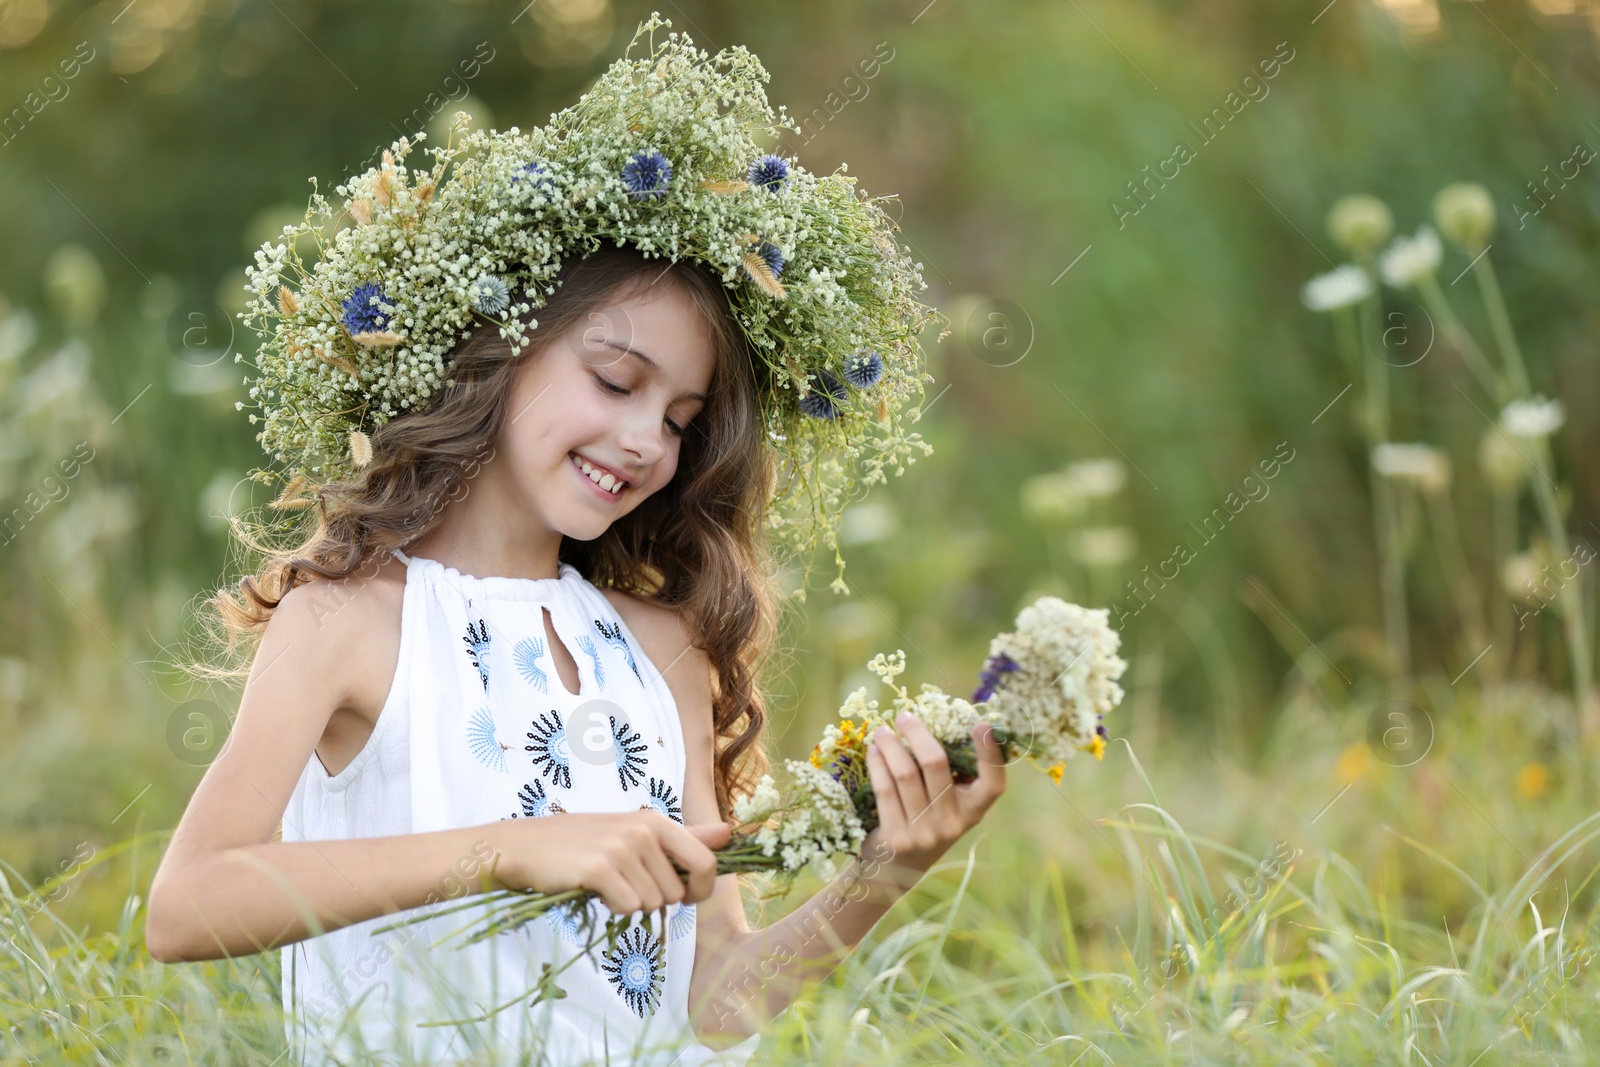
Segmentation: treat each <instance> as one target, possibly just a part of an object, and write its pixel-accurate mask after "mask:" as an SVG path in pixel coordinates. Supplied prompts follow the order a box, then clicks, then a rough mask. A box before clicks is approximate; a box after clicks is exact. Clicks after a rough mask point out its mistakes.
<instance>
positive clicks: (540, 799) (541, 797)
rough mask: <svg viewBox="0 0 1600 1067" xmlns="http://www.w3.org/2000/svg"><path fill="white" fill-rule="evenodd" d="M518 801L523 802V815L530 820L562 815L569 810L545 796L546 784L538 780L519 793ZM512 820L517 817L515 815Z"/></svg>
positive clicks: (524, 787) (555, 800)
mask: <svg viewBox="0 0 1600 1067" xmlns="http://www.w3.org/2000/svg"><path fill="white" fill-rule="evenodd" d="M517 799H518V800H519V801H521V802H522V814H524V815H526V816H527V817H528V818H530V819H537V818H539V817H540V816H542V815H560V814H561V813H562V812H564V811H566V810H567V809H566V808H563V807H562V806H561V801H559V800H557V799H555V798H554V797H551V796H547V795H545V791H544V783H543V782H541V781H540V780H539V779H537V778H535V779H534V780H533V781H531V782H529V783H528V784H527V785H525V786H523V787H522V789H521V790H519V791H518V793H517ZM512 818H516V816H515V815H513V816H512Z"/></svg>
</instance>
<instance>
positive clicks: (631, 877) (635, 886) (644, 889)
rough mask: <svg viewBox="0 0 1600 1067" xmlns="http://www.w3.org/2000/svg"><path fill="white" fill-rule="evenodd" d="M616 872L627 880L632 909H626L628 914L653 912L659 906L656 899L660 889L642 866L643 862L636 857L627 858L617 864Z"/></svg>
mask: <svg viewBox="0 0 1600 1067" xmlns="http://www.w3.org/2000/svg"><path fill="white" fill-rule="evenodd" d="M618 870H619V871H620V872H621V874H622V876H623V877H624V878H626V879H627V880H628V886H629V889H630V890H631V896H632V898H633V900H632V903H633V907H631V908H629V909H627V913H628V914H632V913H633V912H636V911H654V910H655V909H656V908H659V907H660V906H661V902H660V901H659V900H657V899H656V898H657V897H658V896H659V895H660V893H661V890H660V887H659V886H657V885H656V878H655V875H654V874H652V873H651V872H650V870H649V868H647V867H646V866H645V865H644V860H642V859H641V858H639V857H638V856H629V857H627V858H626V859H625V860H623V861H622V862H621V863H620V864H618Z"/></svg>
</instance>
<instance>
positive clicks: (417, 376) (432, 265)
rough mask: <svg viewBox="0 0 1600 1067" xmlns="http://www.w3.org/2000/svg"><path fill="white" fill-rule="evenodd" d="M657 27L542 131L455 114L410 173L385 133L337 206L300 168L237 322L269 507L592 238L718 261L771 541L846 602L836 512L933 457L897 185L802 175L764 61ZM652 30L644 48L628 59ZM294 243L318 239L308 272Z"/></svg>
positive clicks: (419, 399)
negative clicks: (244, 335)
mask: <svg viewBox="0 0 1600 1067" xmlns="http://www.w3.org/2000/svg"><path fill="white" fill-rule="evenodd" d="M670 26H671V23H670V22H669V21H667V20H664V19H662V18H661V17H660V15H659V14H652V15H651V16H650V18H649V19H648V20H646V21H645V22H642V23H641V24H640V26H639V28H638V31H637V32H636V33H635V34H634V37H633V40H632V41H631V42H630V43H629V45H628V48H627V50H626V52H625V53H624V57H623V58H622V59H619V60H617V61H616V62H615V63H613V64H612V66H611V67H610V69H608V70H607V71H606V72H605V74H603V75H602V76H601V77H600V79H599V80H598V81H597V82H596V83H595V85H594V86H593V87H592V88H591V89H590V90H589V92H587V93H585V94H584V95H583V96H582V97H581V98H580V99H579V101H578V102H577V104H576V105H574V106H573V107H570V108H568V109H566V110H564V111H561V112H559V113H557V114H554V115H552V116H551V121H550V123H549V125H547V126H545V127H543V128H538V129H533V130H530V131H528V132H522V131H520V130H518V129H517V128H516V127H512V128H510V129H508V130H505V131H502V132H496V131H494V130H489V131H483V130H475V131H472V132H470V133H468V132H467V126H468V117H467V116H466V114H465V113H464V112H463V113H458V114H457V115H456V116H455V117H454V119H453V121H452V124H451V136H450V138H449V141H448V143H447V144H446V145H445V146H444V147H442V148H439V147H435V148H433V149H431V154H432V155H433V157H434V159H435V162H434V164H433V166H432V167H431V169H428V170H412V169H411V168H408V167H407V166H406V158H407V156H408V154H409V153H410V152H411V150H412V149H413V147H414V145H413V143H412V142H411V141H410V140H409V139H407V138H404V137H402V138H401V139H399V140H397V141H395V142H394V144H393V145H392V147H391V149H389V150H387V151H385V152H384V154H383V161H382V164H381V165H380V166H377V167H373V168H371V169H369V170H367V171H366V172H365V173H363V174H360V175H358V176H355V177H352V178H350V179H349V180H348V181H347V182H345V183H344V184H343V185H340V186H339V187H338V189H337V192H338V194H339V196H340V197H342V198H343V201H344V206H343V210H342V211H339V212H335V210H334V209H333V207H332V206H330V204H329V203H328V202H327V200H326V199H325V198H324V197H323V196H322V194H321V193H320V192H317V191H315V185H316V179H315V178H313V179H312V185H313V189H314V191H313V193H312V196H311V199H310V204H309V206H308V207H307V209H306V214H305V218H304V220H303V221H302V222H301V223H299V224H298V225H291V226H285V227H284V229H283V232H282V235H281V240H278V241H270V240H269V241H268V242H266V243H265V244H264V245H263V246H262V248H261V249H260V250H259V251H257V252H256V256H255V266H254V267H252V268H247V269H246V275H247V277H248V280H249V285H248V286H247V288H248V289H249V290H250V291H251V292H252V293H253V294H254V296H253V297H252V298H251V299H250V301H249V303H248V305H247V308H246V310H245V311H243V312H241V313H240V315H239V317H240V318H241V319H242V320H243V321H244V322H245V323H246V325H248V326H250V327H251V328H252V329H254V330H255V331H256V332H257V333H258V334H260V335H261V337H262V343H261V345H260V347H259V349H258V351H257V353H256V357H255V361H254V362H253V363H252V364H251V366H253V367H254V368H255V370H256V372H257V373H256V375H255V377H254V381H253V382H247V384H249V385H250V390H249V395H250V398H251V401H252V403H251V405H250V406H252V407H253V408H256V409H258V413H252V414H251V415H250V422H251V423H252V424H256V423H257V422H258V421H259V422H260V424H261V429H260V431H259V433H258V434H257V440H258V441H259V442H260V443H261V444H262V446H263V448H264V449H265V450H266V451H267V452H268V453H269V454H270V455H271V456H272V458H273V459H274V460H276V461H277V463H278V464H279V465H280V469H278V470H266V469H258V470H256V471H253V472H252V473H251V478H252V479H253V480H255V481H258V482H261V483H263V484H269V485H272V484H280V483H281V484H283V485H284V487H285V488H284V496H283V497H281V498H280V501H285V500H289V499H301V500H303V499H305V498H304V496H303V495H302V494H304V493H306V492H307V491H308V490H309V489H314V488H316V487H318V486H320V485H321V484H322V483H326V482H330V481H335V480H340V479H348V478H352V477H354V476H356V474H357V472H358V471H359V470H360V468H362V467H364V466H365V465H366V464H367V463H369V462H370V461H371V458H372V445H371V440H370V438H369V436H368V435H369V433H370V432H371V431H372V430H374V429H376V428H377V427H378V426H381V425H383V424H384V423H385V422H387V421H388V420H389V419H391V418H394V417H395V416H397V415H403V414H405V413H406V412H408V411H414V410H419V409H421V408H424V407H426V406H427V405H428V404H429V403H430V401H431V400H432V399H433V398H435V397H437V396H438V395H439V394H440V393H441V392H442V391H443V390H445V389H446V388H448V387H450V386H451V385H452V384H453V382H452V380H451V378H450V359H451V351H452V350H453V349H454V347H455V346H456V345H457V344H458V343H459V341H460V340H461V339H462V338H465V337H467V336H469V335H470V332H471V329H472V327H473V326H475V325H477V324H478V323H480V322H482V321H485V320H487V321H492V322H494V323H497V324H498V325H499V327H500V335H501V336H502V337H503V338H505V339H506V340H507V341H508V342H510V345H511V347H512V351H513V352H519V351H521V350H522V348H523V347H525V346H526V344H527V342H528V336H527V332H528V330H530V329H533V328H536V327H537V325H538V322H537V320H536V319H531V318H529V319H527V320H526V321H524V319H523V316H526V315H527V314H528V313H529V312H532V311H534V310H536V309H537V308H538V307H542V306H543V305H544V303H545V300H546V298H547V297H548V296H549V294H550V293H552V292H554V289H555V285H556V284H557V283H556V282H555V281H554V277H555V275H556V272H557V271H558V269H559V267H560V264H561V260H562V258H563V257H565V256H569V255H573V254H580V255H586V254H589V253H591V252H594V251H595V250H597V249H599V248H600V247H601V245H602V243H603V242H604V241H606V240H608V239H609V240H611V241H613V242H614V243H615V244H617V245H623V244H627V245H631V246H632V247H634V248H636V249H637V250H639V251H640V252H641V253H643V254H644V255H645V256H647V257H669V258H670V259H672V260H674V261H675V260H677V259H680V258H688V259H691V260H695V261H699V262H701V263H704V264H706V265H708V266H710V267H712V268H713V269H715V270H717V271H719V272H720V276H721V280H722V282H723V284H724V285H725V286H726V287H727V288H728V289H730V290H731V293H730V299H729V303H730V305H731V307H732V309H733V313H734V317H735V319H736V320H737V321H738V323H739V325H740V327H741V329H742V331H743V333H744V335H745V337H746V338H747V340H748V342H749V347H750V349H751V352H752V353H753V354H757V355H759V357H760V358H761V359H762V360H763V361H764V362H765V363H766V365H767V367H768V368H769V370H770V372H771V373H770V374H768V375H766V376H765V378H764V383H763V389H762V397H761V404H762V414H763V422H764V426H765V430H766V435H767V438H768V441H769V445H770V447H772V448H774V449H775V451H776V453H777V455H778V457H779V461H780V462H779V477H778V479H777V483H776V485H775V488H774V493H773V501H772V504H773V506H772V507H770V508H769V510H768V520H767V521H768V528H769V531H771V532H772V534H773V540H774V542H775V547H776V548H778V549H779V550H780V551H782V550H788V551H790V552H793V553H796V554H799V553H805V554H807V555H808V556H809V554H810V553H811V552H812V551H814V549H815V547H816V543H817V540H818V538H819V536H820V537H821V538H822V539H823V540H824V541H825V542H826V543H827V544H828V545H829V547H831V548H832V549H833V550H834V558H835V561H836V563H837V564H838V568H839V573H838V576H837V577H836V578H835V579H834V582H833V584H832V588H833V589H835V590H836V591H838V592H845V591H847V589H848V587H847V586H846V585H845V584H844V580H843V574H844V560H843V558H842V556H841V555H840V552H839V545H838V536H837V535H838V521H839V517H840V514H841V512H842V510H843V508H844V506H845V505H846V504H847V503H849V502H851V501H852V500H854V499H857V498H859V496H861V495H863V494H864V493H865V491H866V489H867V487H869V486H871V485H873V484H875V483H877V482H881V481H884V480H885V477H886V473H885V472H886V471H887V470H888V469H889V468H890V467H893V468H894V473H895V474H896V475H899V474H903V473H904V468H905V465H906V464H910V463H914V462H915V455H914V453H916V452H921V454H923V455H928V454H930V453H931V452H932V446H931V445H929V444H927V443H926V442H924V441H923V440H922V439H921V436H920V435H919V434H917V433H912V432H907V430H906V426H907V425H908V424H911V423H915V422H916V421H917V420H918V419H920V417H921V413H922V407H921V401H922V397H923V384H924V382H931V381H932V380H933V379H932V376H931V375H928V374H926V373H924V371H923V362H922V351H921V346H920V343H919V341H918V337H919V334H920V333H921V331H922V330H923V328H924V327H925V326H926V325H927V324H928V323H929V322H930V321H931V320H935V319H937V320H938V321H939V322H940V323H941V324H943V325H945V326H946V327H947V325H948V324H947V321H946V320H945V319H944V317H943V316H942V315H940V314H939V313H938V312H937V311H935V310H934V309H933V308H931V307H929V306H927V305H924V304H922V303H921V302H920V301H919V300H917V299H916V297H915V295H914V294H916V293H918V292H920V291H921V290H923V289H925V288H927V286H926V284H925V283H924V282H923V280H922V276H921V268H922V264H921V263H914V262H912V261H911V259H910V258H909V252H910V249H909V247H906V248H901V247H898V246H897V245H896V243H895V240H894V238H893V233H894V231H895V230H896V229H897V228H898V227H897V226H896V225H895V224H894V222H893V221H892V220H891V219H890V218H889V217H888V215H887V214H886V212H885V211H884V209H883V207H882V202H884V201H889V200H893V199H895V198H894V197H877V198H869V197H867V196H866V195H865V193H858V192H857V190H856V189H855V179H854V178H852V177H849V176H848V175H847V173H846V171H847V167H846V166H844V165H841V166H840V168H839V171H838V173H835V174H832V175H828V176H818V175H815V174H812V173H811V172H809V171H807V170H806V169H805V168H803V167H801V166H799V165H798V163H796V162H795V161H793V160H790V159H785V158H783V157H781V156H778V155H774V154H771V153H769V152H765V151H764V150H763V149H762V148H761V146H760V145H758V143H757V141H756V140H755V135H756V134H761V135H764V136H770V137H776V136H777V135H778V133H779V131H780V130H781V129H783V128H789V129H793V130H795V131H797V132H798V131H799V130H800V127H799V125H798V124H796V123H795V122H794V121H793V120H792V119H790V118H789V117H788V116H787V114H786V113H785V109H784V108H782V107H780V108H779V109H778V114H777V115H776V116H774V114H773V112H772V109H771V107H770V105H769V104H768V102H767V98H766V93H765V91H764V90H763V88H762V86H763V84H764V83H766V82H767V81H768V80H769V75H768V73H767V71H766V69H765V68H764V67H763V66H762V65H761V62H760V60H759V59H758V58H757V57H756V56H755V55H753V54H752V53H751V52H749V51H748V50H746V49H745V48H744V47H742V46H735V47H732V48H727V49H723V50H722V51H720V52H718V53H717V54H716V55H715V56H708V55H707V53H705V52H704V51H700V50H697V49H696V48H695V47H694V45H693V44H692V42H691V41H690V40H689V39H688V37H687V36H685V35H683V34H681V33H677V32H674V33H670V34H667V35H666V37H665V40H664V41H662V42H661V43H660V44H657V43H656V39H655V32H654V31H655V30H656V29H658V28H661V27H670ZM647 34H648V37H649V42H650V55H649V56H648V58H640V59H633V58H630V57H631V55H632V53H633V50H634V47H635V45H636V44H637V43H638V42H639V40H640V37H641V36H644V35H647ZM457 134H462V135H463V136H462V138H461V140H460V141H459V142H457V140H456V135H457ZM424 137H425V135H424V134H420V133H419V134H417V136H416V139H417V140H418V141H420V140H422V139H423V138H424ZM303 238H309V239H310V240H312V241H314V242H315V245H316V248H317V249H318V252H319V257H318V259H317V261H316V262H315V263H314V264H312V265H311V266H310V268H309V269H308V268H307V266H306V264H305V262H303V261H302V259H301V256H300V255H299V252H298V247H299V245H300V244H301V242H302V239H303ZM519 291H520V293H521V294H522V295H524V296H525V297H526V300H527V301H531V303H530V302H524V301H519V300H517V299H516V296H517V295H518V294H519ZM946 333H948V329H947V328H945V329H942V330H941V332H940V334H939V337H940V338H943V337H944V336H945V334H946ZM236 360H237V361H243V360H244V357H243V355H242V354H241V355H240V356H237V357H236ZM912 401H914V402H915V403H914V406H910V404H909V402H912ZM245 406H246V405H245V404H244V403H243V402H240V404H239V405H238V407H239V408H240V409H243V408H244V407H245ZM809 569H810V564H809V559H808V562H807V573H808V574H809ZM797 595H798V596H799V597H800V598H801V599H803V598H804V583H803V582H802V587H801V589H800V590H799V592H798V593H797Z"/></svg>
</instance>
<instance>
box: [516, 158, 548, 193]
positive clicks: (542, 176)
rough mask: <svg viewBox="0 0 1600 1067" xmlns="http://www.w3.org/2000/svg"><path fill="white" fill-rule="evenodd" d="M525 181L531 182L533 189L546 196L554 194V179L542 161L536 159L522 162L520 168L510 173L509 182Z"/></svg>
mask: <svg viewBox="0 0 1600 1067" xmlns="http://www.w3.org/2000/svg"><path fill="white" fill-rule="evenodd" d="M525 181H526V182H532V183H533V187H534V188H535V189H538V190H539V191H541V192H543V193H544V194H545V195H547V196H553V195H555V190H556V183H555V179H553V178H551V177H550V172H549V171H548V170H546V169H545V166H544V164H543V163H540V162H538V161H532V162H528V163H524V164H523V165H522V166H521V167H520V168H518V169H517V171H516V173H514V174H512V175H511V183H512V184H513V185H516V184H518V183H519V182H525Z"/></svg>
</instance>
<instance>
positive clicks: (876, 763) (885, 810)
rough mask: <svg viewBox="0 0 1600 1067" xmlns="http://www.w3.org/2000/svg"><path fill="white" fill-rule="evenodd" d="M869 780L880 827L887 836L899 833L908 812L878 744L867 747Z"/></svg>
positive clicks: (874, 743)
mask: <svg viewBox="0 0 1600 1067" xmlns="http://www.w3.org/2000/svg"><path fill="white" fill-rule="evenodd" d="M867 778H868V780H870V781H871V782H872V795H873V796H874V797H876V798H877V801H878V825H879V826H881V827H882V828H883V832H884V834H886V835H887V834H891V833H894V832H896V831H898V830H899V829H900V828H901V827H903V826H905V824H906V810H905V807H904V806H903V805H902V804H901V803H900V790H899V787H898V786H897V785H896V784H895V780H894V775H893V774H892V773H890V771H889V763H888V761H887V760H885V759H884V758H883V750H882V749H880V748H879V747H878V744H877V742H873V743H872V744H870V745H868V746H867Z"/></svg>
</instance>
